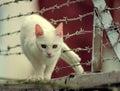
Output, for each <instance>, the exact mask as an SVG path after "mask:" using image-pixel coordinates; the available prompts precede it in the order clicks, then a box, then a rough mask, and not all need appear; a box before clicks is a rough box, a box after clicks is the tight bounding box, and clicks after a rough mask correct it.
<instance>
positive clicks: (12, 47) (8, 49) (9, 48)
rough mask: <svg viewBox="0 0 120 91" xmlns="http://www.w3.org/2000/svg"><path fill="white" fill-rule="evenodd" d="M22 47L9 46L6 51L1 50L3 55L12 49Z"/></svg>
mask: <svg viewBox="0 0 120 91" xmlns="http://www.w3.org/2000/svg"><path fill="white" fill-rule="evenodd" d="M20 46H21V45H20V44H18V45H15V46H7V49H6V50H1V49H0V53H2V52H9V51H10V50H11V49H14V48H17V47H20Z"/></svg>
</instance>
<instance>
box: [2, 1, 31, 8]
mask: <svg viewBox="0 0 120 91" xmlns="http://www.w3.org/2000/svg"><path fill="white" fill-rule="evenodd" d="M19 1H32V0H14V1H8V2H4V3H2V4H0V7H2V6H4V5H9V4H12V3H18V2H19Z"/></svg>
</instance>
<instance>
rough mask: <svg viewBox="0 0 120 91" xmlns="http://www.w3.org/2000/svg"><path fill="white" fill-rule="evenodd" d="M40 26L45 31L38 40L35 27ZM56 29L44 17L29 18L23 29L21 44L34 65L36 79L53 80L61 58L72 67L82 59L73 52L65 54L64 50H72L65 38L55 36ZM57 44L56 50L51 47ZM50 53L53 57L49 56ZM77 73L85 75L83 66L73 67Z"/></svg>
mask: <svg viewBox="0 0 120 91" xmlns="http://www.w3.org/2000/svg"><path fill="white" fill-rule="evenodd" d="M36 24H39V25H40V26H41V28H42V29H43V31H44V34H43V36H40V37H39V38H36V36H35V25H36ZM55 31H56V29H55V28H54V27H53V26H52V25H51V24H50V23H49V22H48V21H47V20H46V19H44V18H43V17H41V16H39V15H31V16H27V17H26V18H25V20H24V22H23V24H22V27H21V44H22V49H23V52H24V54H25V55H26V56H27V58H28V59H29V60H30V62H31V64H32V65H33V68H34V71H35V74H34V76H33V78H35V79H40V80H41V79H47V80H50V79H51V75H52V72H53V70H54V68H55V65H56V63H57V60H58V59H59V57H61V58H62V59H64V60H65V61H66V62H67V63H69V64H70V65H73V64H79V62H80V60H81V59H80V58H79V56H78V55H77V54H75V53H74V52H73V51H69V52H65V53H63V50H70V48H69V47H68V46H67V45H66V44H65V43H64V42H63V38H61V37H59V36H57V35H56V34H55ZM41 44H46V45H47V46H48V48H46V49H44V48H41ZM53 44H57V45H58V47H57V48H56V49H52V48H51V46H52V45H53ZM48 51H49V52H50V53H51V55H52V57H48V56H47V52H48ZM73 68H74V70H75V71H76V72H77V73H83V71H84V70H83V68H82V66H81V65H79V66H76V67H73Z"/></svg>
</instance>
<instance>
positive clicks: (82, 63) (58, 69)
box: [54, 60, 92, 73]
mask: <svg viewBox="0 0 120 91" xmlns="http://www.w3.org/2000/svg"><path fill="white" fill-rule="evenodd" d="M91 64H92V61H90V60H87V62H81V63H79V64H73V65H69V66H64V67H58V66H56V67H55V69H54V71H55V72H56V73H57V72H59V71H61V70H64V69H67V68H72V67H76V66H80V65H86V66H90V65H91Z"/></svg>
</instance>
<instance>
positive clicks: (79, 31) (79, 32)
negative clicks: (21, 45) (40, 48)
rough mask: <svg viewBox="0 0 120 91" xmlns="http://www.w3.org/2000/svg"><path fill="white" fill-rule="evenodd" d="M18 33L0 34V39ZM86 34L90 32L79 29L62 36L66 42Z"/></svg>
mask: <svg viewBox="0 0 120 91" xmlns="http://www.w3.org/2000/svg"><path fill="white" fill-rule="evenodd" d="M18 33H20V30H17V31H14V32H9V33H5V34H1V35H0V37H5V36H9V35H13V34H18ZM86 33H92V31H89V30H84V29H82V28H80V30H77V31H76V32H74V33H73V34H69V33H67V34H66V35H64V38H65V40H66V39H68V38H71V37H73V36H76V35H80V34H86Z"/></svg>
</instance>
